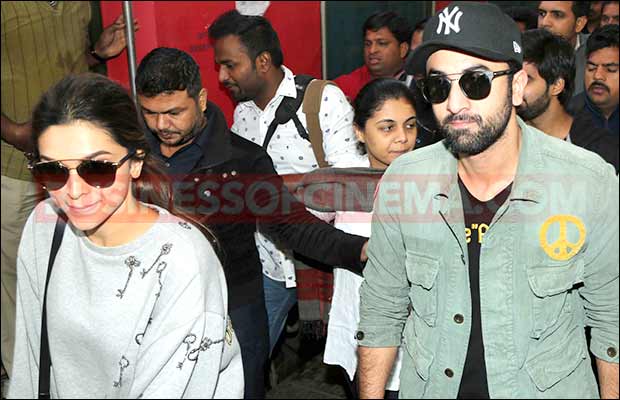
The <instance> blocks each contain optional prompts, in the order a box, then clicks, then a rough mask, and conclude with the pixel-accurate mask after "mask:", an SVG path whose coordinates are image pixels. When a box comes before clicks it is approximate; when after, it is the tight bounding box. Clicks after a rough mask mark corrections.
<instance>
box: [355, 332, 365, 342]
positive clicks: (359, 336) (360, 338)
mask: <svg viewBox="0 0 620 400" xmlns="http://www.w3.org/2000/svg"><path fill="white" fill-rule="evenodd" d="M355 338H356V339H357V340H364V332H362V331H357V333H356V334H355Z"/></svg>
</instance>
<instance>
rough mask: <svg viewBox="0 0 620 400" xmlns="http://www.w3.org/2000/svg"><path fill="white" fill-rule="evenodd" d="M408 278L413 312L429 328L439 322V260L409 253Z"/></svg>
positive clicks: (407, 260)
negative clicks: (437, 282) (437, 283)
mask: <svg viewBox="0 0 620 400" xmlns="http://www.w3.org/2000/svg"><path fill="white" fill-rule="evenodd" d="M405 266H406V268H407V277H408V279H409V281H410V282H411V289H410V292H409V297H410V299H411V306H412V308H413V312H414V313H415V314H416V315H417V316H418V317H419V318H421V319H422V320H423V321H424V322H425V323H426V324H427V325H428V326H435V322H436V321H437V301H438V297H437V285H436V281H437V274H438V273H439V260H438V259H436V258H433V257H431V256H428V255H425V254H419V253H415V252H413V251H410V250H408V251H407V258H406V261H405Z"/></svg>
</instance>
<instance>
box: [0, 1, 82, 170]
mask: <svg viewBox="0 0 620 400" xmlns="http://www.w3.org/2000/svg"><path fill="white" fill-rule="evenodd" d="M90 18H91V9H90V3H89V2H88V1H60V2H58V4H57V5H56V6H55V7H52V6H50V4H49V2H47V1H3V2H2V114H3V115H4V116H5V117H7V118H9V119H10V120H12V121H14V122H16V123H24V122H27V121H29V120H30V119H31V114H32V111H33V109H34V107H35V106H36V104H37V102H38V101H39V98H40V96H41V95H42V94H43V93H44V92H45V91H46V90H47V89H49V88H50V87H51V86H52V85H53V84H54V83H56V82H57V81H59V80H60V79H61V78H63V77H64V76H66V75H67V74H70V73H81V72H85V71H88V64H87V63H86V57H85V52H86V49H87V48H88V23H89V21H90ZM2 175H3V176H8V177H11V178H14V179H20V180H31V179H32V178H31V176H30V172H29V171H28V169H27V161H26V158H25V157H24V155H23V154H22V152H21V151H19V150H17V149H16V148H14V147H13V146H11V145H10V144H8V143H7V142H5V141H4V140H3V141H2Z"/></svg>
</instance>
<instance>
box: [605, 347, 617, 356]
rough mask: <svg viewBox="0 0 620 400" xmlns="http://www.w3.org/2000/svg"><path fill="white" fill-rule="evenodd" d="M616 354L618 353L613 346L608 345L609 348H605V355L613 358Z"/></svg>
mask: <svg viewBox="0 0 620 400" xmlns="http://www.w3.org/2000/svg"><path fill="white" fill-rule="evenodd" d="M617 354H618V352H617V351H616V349H614V348H613V347H610V348H608V349H607V355H608V356H609V357H611V358H614V357H616V355H617Z"/></svg>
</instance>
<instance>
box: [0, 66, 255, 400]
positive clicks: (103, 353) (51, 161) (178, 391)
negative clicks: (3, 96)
mask: <svg viewBox="0 0 620 400" xmlns="http://www.w3.org/2000/svg"><path fill="white" fill-rule="evenodd" d="M32 129H33V141H34V142H33V143H34V144H35V149H36V150H35V153H34V154H33V159H32V162H31V170H32V172H33V175H34V177H35V178H36V180H37V181H38V182H40V183H41V184H42V185H43V187H44V188H45V189H46V190H47V192H48V193H49V196H50V198H49V199H48V200H46V201H44V202H42V203H40V204H39V205H38V206H37V207H36V209H35V210H34V212H33V213H32V215H31V216H30V218H29V219H28V222H27V224H26V226H25V229H24V233H23V236H22V241H21V243H20V248H19V253H18V265H17V273H18V280H17V282H18V285H17V328H16V330H17V332H16V333H17V334H16V338H17V339H16V345H15V363H14V365H13V372H12V374H11V378H12V379H11V383H10V387H9V397H11V398H36V397H37V393H38V392H37V390H38V383H39V372H40V371H39V353H40V340H41V339H40V338H41V310H42V304H43V297H44V291H45V280H46V275H47V269H48V268H47V267H48V260H49V258H50V249H51V243H52V237H53V235H54V227H55V224H56V222H57V220H58V219H59V218H63V219H66V220H67V222H68V223H67V226H66V229H65V231H64V234H63V237H62V242H61V244H60V247H59V251H58V254H57V257H56V259H55V263H54V265H53V270H52V274H51V279H50V282H49V287H48V290H47V296H46V302H47V306H46V309H47V311H46V315H47V331H48V338H49V353H50V358H51V364H52V366H51V373H50V385H49V386H50V394H51V396H52V397H53V398H72V397H73V398H138V397H144V398H190V397H200V398H207V397H209V398H212V397H219V398H241V397H242V396H243V370H242V365H241V355H240V352H239V345H238V343H237V340H236V337H235V335H234V332H233V330H232V327H231V325H230V322H229V319H228V317H227V311H226V310H227V304H226V303H227V295H226V282H225V279H224V274H223V271H222V267H221V265H220V262H219V260H218V257H217V255H216V253H215V251H214V249H213V247H212V245H211V242H210V241H209V240H208V239H207V237H206V236H205V235H208V231H207V230H206V229H205V228H204V227H201V226H199V225H197V224H193V223H188V221H187V220H186V219H183V218H180V217H177V216H175V215H173V214H172V213H171V212H170V211H167V210H166V208H169V207H170V206H169V205H170V204H172V201H171V199H170V196H169V194H168V193H169V189H170V187H169V185H167V184H166V182H163V181H161V179H162V177H163V176H165V174H162V173H160V172H158V171H159V169H158V166H157V165H156V164H155V161H154V159H153V158H151V156H150V155H149V147H148V144H147V142H146V140H145V137H144V133H143V131H142V130H141V128H140V123H139V120H138V114H137V112H136V108H135V105H134V102H133V100H132V99H131V97H130V96H129V95H128V94H127V92H126V90H125V89H124V88H123V87H122V86H120V85H118V84H117V83H114V82H112V81H111V80H109V79H107V78H105V77H103V76H101V75H95V74H84V75H78V76H69V77H67V78H65V79H63V80H62V81H60V82H59V83H57V84H56V85H55V86H54V87H52V88H51V89H50V90H49V91H48V92H47V93H46V94H44V95H43V97H42V99H41V101H40V103H39V104H38V105H37V107H36V109H35V111H34V114H33V121H32ZM139 199H144V200H145V201H147V202H148V203H150V204H148V203H143V202H141V201H139ZM44 372H45V371H41V373H44Z"/></svg>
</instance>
